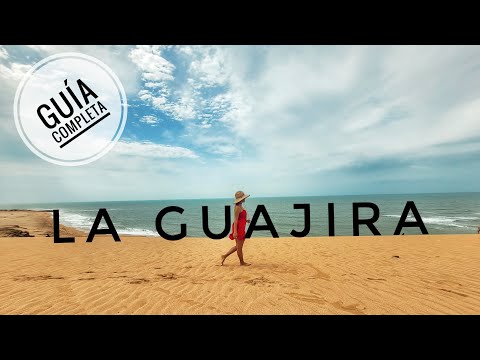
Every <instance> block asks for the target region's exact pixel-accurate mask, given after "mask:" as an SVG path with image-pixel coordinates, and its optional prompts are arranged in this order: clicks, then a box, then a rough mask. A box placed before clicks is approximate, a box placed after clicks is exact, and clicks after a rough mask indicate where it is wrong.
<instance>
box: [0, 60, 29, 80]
mask: <svg viewBox="0 0 480 360" xmlns="http://www.w3.org/2000/svg"><path fill="white" fill-rule="evenodd" d="M9 65H10V66H5V65H3V64H0V76H1V77H3V78H5V79H7V80H13V81H20V80H21V79H22V77H23V76H24V75H25V74H26V73H27V71H28V70H29V69H30V68H31V65H26V64H19V63H11V64H9Z"/></svg>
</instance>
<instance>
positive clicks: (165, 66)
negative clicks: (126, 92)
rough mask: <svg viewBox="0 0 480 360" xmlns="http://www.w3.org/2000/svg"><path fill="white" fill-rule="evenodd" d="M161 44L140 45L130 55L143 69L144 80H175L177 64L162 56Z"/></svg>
mask: <svg viewBox="0 0 480 360" xmlns="http://www.w3.org/2000/svg"><path fill="white" fill-rule="evenodd" d="M161 50H162V48H161V47H159V46H147V45H140V46H137V47H136V48H135V49H133V50H132V51H130V54H129V55H128V56H129V58H130V59H131V60H132V61H133V63H134V64H135V65H136V66H137V67H138V68H139V69H140V70H141V71H142V77H143V79H144V80H147V81H149V84H152V83H151V82H155V81H166V80H173V79H174V77H173V71H174V70H175V65H173V64H172V63H171V62H169V61H168V60H166V59H164V58H163V57H162V56H161Z"/></svg>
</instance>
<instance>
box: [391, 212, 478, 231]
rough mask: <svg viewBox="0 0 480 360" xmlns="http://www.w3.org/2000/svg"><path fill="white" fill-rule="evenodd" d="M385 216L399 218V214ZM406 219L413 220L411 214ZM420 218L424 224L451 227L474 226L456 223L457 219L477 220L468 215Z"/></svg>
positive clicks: (466, 227)
mask: <svg viewBox="0 0 480 360" xmlns="http://www.w3.org/2000/svg"><path fill="white" fill-rule="evenodd" d="M383 216H385V217H393V218H400V215H383ZM407 220H415V218H414V217H413V216H412V215H408V217H407ZM422 220H423V222H424V223H425V224H432V225H442V226H451V227H458V228H465V229H468V228H474V227H475V226H473V225H467V224H458V223H457V221H466V220H467V221H468V220H479V218H478V217H470V216H468V217H467V216H451V217H446V216H432V217H422Z"/></svg>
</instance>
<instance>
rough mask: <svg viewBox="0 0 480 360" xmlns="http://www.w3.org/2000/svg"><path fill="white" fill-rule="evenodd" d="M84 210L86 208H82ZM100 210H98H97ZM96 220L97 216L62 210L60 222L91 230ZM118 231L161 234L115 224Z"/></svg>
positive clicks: (101, 224)
mask: <svg viewBox="0 0 480 360" xmlns="http://www.w3.org/2000/svg"><path fill="white" fill-rule="evenodd" d="M82 211H84V210H82ZM97 211H98V210H97ZM94 221H95V216H85V215H82V214H78V213H69V212H68V211H65V210H61V211H60V223H61V224H64V225H66V226H71V227H74V228H77V229H81V230H87V231H90V229H91V227H92V225H93V222H94ZM104 227H105V226H104V225H103V221H102V222H101V223H100V225H99V228H104ZM115 229H116V230H117V233H118V234H120V235H136V236H159V235H158V233H157V232H155V231H152V230H147V229H137V228H130V227H127V228H125V229H123V228H120V227H117V225H115Z"/></svg>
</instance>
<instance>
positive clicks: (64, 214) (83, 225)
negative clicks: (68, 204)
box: [60, 210, 95, 230]
mask: <svg viewBox="0 0 480 360" xmlns="http://www.w3.org/2000/svg"><path fill="white" fill-rule="evenodd" d="M94 220H95V218H94V217H91V216H85V215H81V214H78V213H70V212H68V211H65V210H60V223H61V224H64V225H66V226H71V227H74V228H77V229H82V230H84V229H90V227H91V226H92V224H93V221H94Z"/></svg>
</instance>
